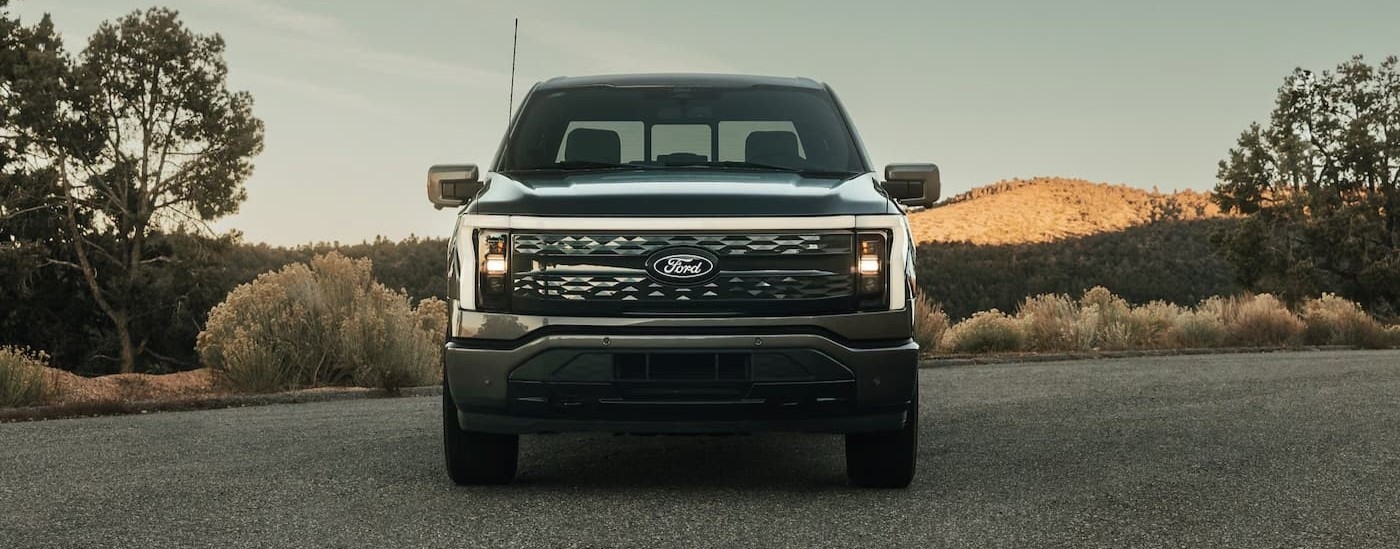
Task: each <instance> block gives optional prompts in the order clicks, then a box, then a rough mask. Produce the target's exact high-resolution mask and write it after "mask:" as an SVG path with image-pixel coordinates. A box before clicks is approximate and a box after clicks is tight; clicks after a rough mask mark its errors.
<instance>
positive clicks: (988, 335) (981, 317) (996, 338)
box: [944, 309, 1026, 353]
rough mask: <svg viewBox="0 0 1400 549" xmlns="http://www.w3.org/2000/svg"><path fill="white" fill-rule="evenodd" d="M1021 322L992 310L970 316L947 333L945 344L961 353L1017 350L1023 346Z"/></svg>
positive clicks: (1023, 337) (1023, 336)
mask: <svg viewBox="0 0 1400 549" xmlns="http://www.w3.org/2000/svg"><path fill="white" fill-rule="evenodd" d="M1025 339H1026V338H1025V335H1024V334H1023V333H1022V332H1021V326H1020V323H1018V322H1016V320H1015V319H1013V318H1011V317H1008V316H1006V314H1004V313H1002V312H1001V311H998V310H996V309H992V310H990V311H983V312H980V313H977V314H975V315H972V318H969V319H967V320H964V321H962V322H959V323H958V324H957V325H956V326H953V328H952V329H950V330H948V334H947V335H946V336H945V342H944V345H945V346H946V347H947V348H949V349H952V350H953V351H956V352H960V353H986V352H998V351H1001V352H1005V351H1018V350H1021V349H1022V348H1023V347H1024V345H1025Z"/></svg>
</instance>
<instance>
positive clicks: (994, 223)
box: [909, 177, 1221, 244]
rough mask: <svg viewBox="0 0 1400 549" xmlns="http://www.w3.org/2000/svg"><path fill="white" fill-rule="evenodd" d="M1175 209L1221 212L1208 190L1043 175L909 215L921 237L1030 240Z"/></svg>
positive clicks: (1191, 214) (1089, 231)
mask: <svg viewBox="0 0 1400 549" xmlns="http://www.w3.org/2000/svg"><path fill="white" fill-rule="evenodd" d="M1163 217H1170V218H1174V219H1180V220H1195V219H1211V218H1217V217H1221V213H1220V209H1219V208H1218V207H1216V206H1215V204H1213V203H1211V202H1210V195H1209V194H1208V193H1200V192H1195V191H1183V192H1177V193H1172V194H1168V193H1160V192H1155V191H1149V190H1144V189H1140V188H1136V187H1129V186H1126V185H1109V184H1105V183H1093V182H1089V181H1084V180H1081V179H1063V178H1054V177H1041V178H1033V179H1015V180H1009V181H1002V182H1000V183H995V184H992V185H988V186H985V187H979V188H976V189H973V190H971V191H968V192H966V193H963V194H960V195H956V196H953V197H951V198H949V199H948V200H947V201H945V202H943V203H941V204H940V205H938V206H937V207H934V208H932V209H930V210H926V211H922V212H918V213H915V214H913V215H911V216H910V218H909V223H910V226H911V228H912V230H913V232H914V237H915V238H916V239H918V241H919V242H970V243H973V244H1024V243H1036V242H1052V241H1056V240H1060V239H1064V238H1072V237H1079V236H1089V235H1095V234H1100V233H1105V232H1112V231H1121V230H1123V229H1127V228H1129V227H1134V226H1138V225H1143V224H1146V223H1148V222H1150V221H1152V220H1154V219H1161V218H1163Z"/></svg>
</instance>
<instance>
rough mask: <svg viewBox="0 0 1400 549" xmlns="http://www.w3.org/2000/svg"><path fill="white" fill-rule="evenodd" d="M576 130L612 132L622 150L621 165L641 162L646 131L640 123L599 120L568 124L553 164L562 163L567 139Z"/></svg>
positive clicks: (567, 144)
mask: <svg viewBox="0 0 1400 549" xmlns="http://www.w3.org/2000/svg"><path fill="white" fill-rule="evenodd" d="M578 129H584V130H607V131H610V132H614V133H616V134H617V138H618V141H619V144H620V145H621V148H622V150H621V156H622V163H624V164H627V163H631V162H639V161H641V160H643V152H642V151H643V150H645V147H646V144H645V143H644V142H643V138H644V137H645V131H646V129H645V126H643V125H642V123H641V122H640V121H638V122H631V121H616V120H600V121H573V122H569V127H568V128H566V129H565V130H564V139H563V141H561V142H560V143H559V151H558V152H557V153H556V154H555V155H554V161H555V162H562V161H563V160H564V151H565V150H567V149H568V148H569V138H570V137H571V136H573V133H574V130H578Z"/></svg>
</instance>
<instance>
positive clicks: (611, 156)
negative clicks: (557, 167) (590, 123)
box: [564, 128, 622, 164]
mask: <svg viewBox="0 0 1400 549" xmlns="http://www.w3.org/2000/svg"><path fill="white" fill-rule="evenodd" d="M564 161H565V162H600V163H605V164H621V163H622V140H621V139H620V138H618V136H617V132H615V131H612V130H599V129H593V128H577V129H574V130H573V131H571V132H569V136H568V143H567V144H565V146H564Z"/></svg>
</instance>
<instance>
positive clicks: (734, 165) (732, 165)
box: [666, 160, 855, 177]
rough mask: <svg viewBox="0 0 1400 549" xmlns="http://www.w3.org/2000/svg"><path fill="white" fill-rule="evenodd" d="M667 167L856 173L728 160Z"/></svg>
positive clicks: (834, 174)
mask: <svg viewBox="0 0 1400 549" xmlns="http://www.w3.org/2000/svg"><path fill="white" fill-rule="evenodd" d="M666 166H667V167H684V168H729V169H741V170H763V171H772V172H787V173H795V174H799V175H809V176H841V177H849V176H852V175H855V172H849V171H844V170H824V169H817V168H797V167H793V166H778V165H776V164H763V163H760V162H739V161H733V160H727V161H721V162H683V163H676V164H666Z"/></svg>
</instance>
